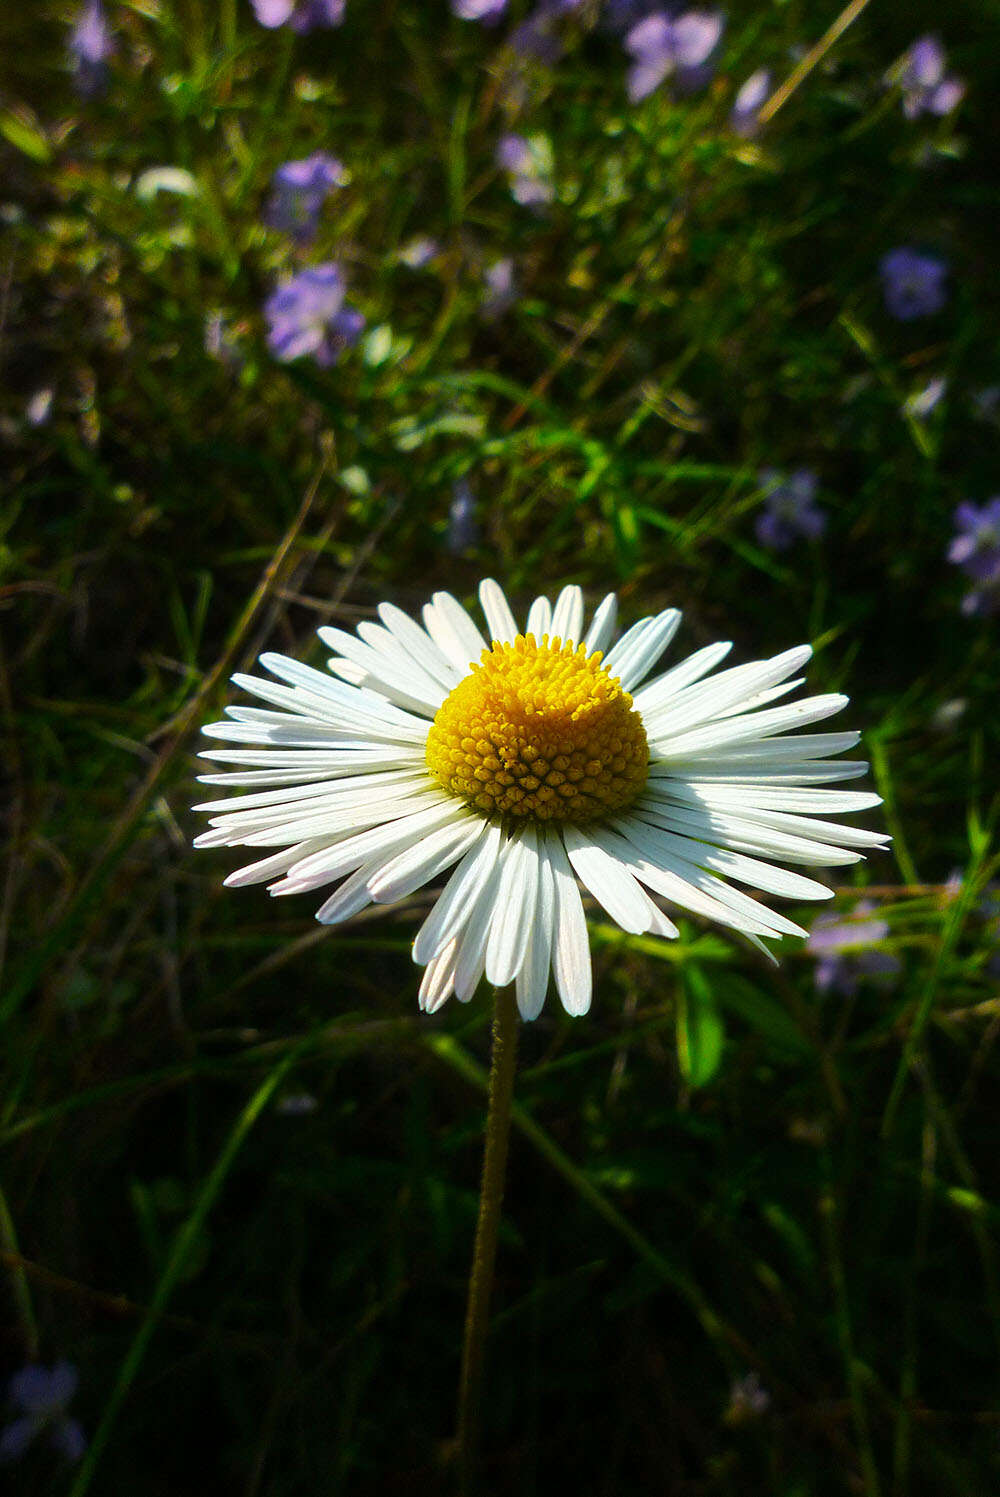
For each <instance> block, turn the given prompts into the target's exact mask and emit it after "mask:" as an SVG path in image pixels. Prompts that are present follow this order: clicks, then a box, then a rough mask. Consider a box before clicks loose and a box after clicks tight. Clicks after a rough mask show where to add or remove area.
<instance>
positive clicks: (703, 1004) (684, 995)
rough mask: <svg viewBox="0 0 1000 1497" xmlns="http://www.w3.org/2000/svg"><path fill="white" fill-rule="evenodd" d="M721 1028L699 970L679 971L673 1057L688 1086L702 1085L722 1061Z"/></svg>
mask: <svg viewBox="0 0 1000 1497" xmlns="http://www.w3.org/2000/svg"><path fill="white" fill-rule="evenodd" d="M725 1038H726V1030H725V1025H724V1024H723V1022H722V1016H721V1014H720V1013H719V1010H718V1007H717V1005H716V1002H715V998H714V996H713V994H712V990H711V988H710V987H709V985H708V982H707V981H706V979H705V974H704V973H703V972H702V970H701V968H700V967H697V966H695V965H694V964H693V963H691V962H688V963H687V965H686V966H684V967H682V968H681V987H680V991H679V993H678V997H677V1058H678V1060H679V1061H680V1067H681V1073H682V1075H683V1076H684V1079H685V1081H686V1082H687V1084H688V1086H692V1087H698V1086H705V1085H706V1084H707V1083H708V1082H709V1081H711V1079H712V1077H713V1076H714V1075H715V1073H716V1071H717V1070H718V1069H719V1062H720V1060H721V1059H722V1047H723V1044H724V1042H725Z"/></svg>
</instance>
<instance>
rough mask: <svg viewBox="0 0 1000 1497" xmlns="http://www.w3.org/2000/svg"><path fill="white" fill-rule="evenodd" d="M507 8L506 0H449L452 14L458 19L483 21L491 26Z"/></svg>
mask: <svg viewBox="0 0 1000 1497" xmlns="http://www.w3.org/2000/svg"><path fill="white" fill-rule="evenodd" d="M506 9H507V0H451V10H452V14H453V15H456V16H458V19H459V20H460V21H485V22H486V24H487V26H493V25H495V24H496V22H497V21H499V19H500V17H501V16H502V15H503V13H504V11H505V10H506Z"/></svg>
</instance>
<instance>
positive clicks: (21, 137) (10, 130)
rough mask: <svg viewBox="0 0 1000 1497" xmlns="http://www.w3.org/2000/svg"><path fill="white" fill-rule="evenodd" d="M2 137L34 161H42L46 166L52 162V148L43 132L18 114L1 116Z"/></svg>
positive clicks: (0, 133)
mask: <svg viewBox="0 0 1000 1497" xmlns="http://www.w3.org/2000/svg"><path fill="white" fill-rule="evenodd" d="M0 135H3V136H4V138H5V139H6V140H9V141H10V143H11V145H12V146H16V148H17V149H18V150H19V151H22V152H23V153H24V155H25V156H30V157H31V159H32V161H40V162H41V163H42V165H43V166H44V165H46V164H47V163H48V162H49V161H51V160H52V150H51V147H50V146H49V143H48V141H47V140H46V139H45V136H44V135H43V134H42V132H41V130H40V129H39V128H38V126H37V125H33V124H31V123H30V122H29V121H28V120H26V119H23V118H22V117H21V116H20V115H18V114H7V113H6V112H4V113H3V114H0Z"/></svg>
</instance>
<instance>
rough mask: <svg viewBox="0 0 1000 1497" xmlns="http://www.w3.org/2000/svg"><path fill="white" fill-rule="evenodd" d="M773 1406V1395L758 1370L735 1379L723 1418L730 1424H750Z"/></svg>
mask: <svg viewBox="0 0 1000 1497" xmlns="http://www.w3.org/2000/svg"><path fill="white" fill-rule="evenodd" d="M770 1407H771V1395H770V1393H769V1392H768V1391H767V1389H766V1388H765V1387H764V1385H763V1383H762V1382H761V1380H760V1376H759V1375H758V1374H757V1373H756V1372H748V1373H746V1374H745V1375H744V1376H743V1377H738V1378H736V1379H735V1380H734V1381H733V1384H732V1386H731V1387H730V1389H729V1403H728V1405H727V1407H726V1411H725V1413H724V1414H723V1416H722V1417H723V1419H724V1420H725V1422H726V1424H729V1425H742V1424H750V1423H752V1422H753V1420H754V1419H759V1418H760V1417H761V1415H762V1414H766V1413H767V1411H768V1409H769V1408H770Z"/></svg>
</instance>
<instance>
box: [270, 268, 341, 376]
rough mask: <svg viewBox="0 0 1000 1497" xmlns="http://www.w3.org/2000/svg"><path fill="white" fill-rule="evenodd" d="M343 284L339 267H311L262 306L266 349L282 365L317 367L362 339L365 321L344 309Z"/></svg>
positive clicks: (285, 284)
mask: <svg viewBox="0 0 1000 1497" xmlns="http://www.w3.org/2000/svg"><path fill="white" fill-rule="evenodd" d="M345 291H346V283H345V281H344V276H343V273H342V271H341V269H340V267H339V266H338V265H334V264H326V265H312V266H309V267H308V269H306V270H300V271H299V272H298V274H297V275H294V276H292V277H291V278H290V279H289V280H287V281H285V282H283V283H282V284H281V285H280V286H279V287H278V288H277V290H276V291H274V292H272V293H271V295H270V296H269V297H268V299H267V301H266V303H265V305H264V315H265V317H266V318H267V320H268V323H269V328H268V334H267V344H268V347H269V348H270V350H271V352H272V353H273V355H274V357H275V358H276V359H280V361H281V362H282V363H283V364H287V363H290V362H291V361H292V360H293V359H301V358H306V357H309V358H313V359H315V360H316V363H317V364H319V365H320V367H321V368H323V369H327V368H329V366H330V365H331V364H334V363H336V361H337V359H338V358H339V357H340V355H341V353H342V352H343V350H344V349H345V348H347V347H349V346H350V345H351V344H353V343H356V342H357V340H358V338H359V337H360V336H361V330H362V328H363V327H364V325H365V319H364V317H362V315H361V313H360V312H357V311H355V310H354V308H353V307H347V306H345V305H344V293H345Z"/></svg>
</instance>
